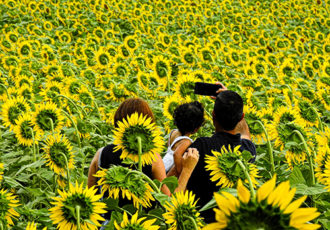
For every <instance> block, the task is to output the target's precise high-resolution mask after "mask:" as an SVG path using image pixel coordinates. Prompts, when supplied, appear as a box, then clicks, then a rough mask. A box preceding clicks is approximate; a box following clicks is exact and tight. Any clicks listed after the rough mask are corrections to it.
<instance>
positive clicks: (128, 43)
mask: <svg viewBox="0 0 330 230" xmlns="http://www.w3.org/2000/svg"><path fill="white" fill-rule="evenodd" d="M124 45H125V47H126V49H128V50H129V51H130V52H131V53H134V50H136V49H137V48H138V47H139V42H138V39H137V36H136V35H129V36H126V37H125V39H124Z"/></svg>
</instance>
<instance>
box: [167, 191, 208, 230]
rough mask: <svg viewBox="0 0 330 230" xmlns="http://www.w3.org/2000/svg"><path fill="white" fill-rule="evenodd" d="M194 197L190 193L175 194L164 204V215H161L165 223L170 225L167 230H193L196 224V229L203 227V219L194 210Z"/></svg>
mask: <svg viewBox="0 0 330 230" xmlns="http://www.w3.org/2000/svg"><path fill="white" fill-rule="evenodd" d="M196 203H197V201H195V195H194V194H193V193H192V192H191V191H190V192H189V191H185V192H177V193H174V194H173V195H172V197H171V201H170V202H166V204H165V206H164V207H165V209H166V213H164V214H163V216H164V218H165V220H166V223H167V224H170V225H171V227H170V228H169V230H176V229H180V230H181V229H194V227H193V226H194V223H193V222H192V220H193V221H194V222H195V223H196V225H197V227H198V229H201V227H203V219H202V217H200V213H199V212H198V211H197V209H196Z"/></svg>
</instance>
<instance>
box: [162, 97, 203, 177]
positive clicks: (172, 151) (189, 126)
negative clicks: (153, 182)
mask: <svg viewBox="0 0 330 230" xmlns="http://www.w3.org/2000/svg"><path fill="white" fill-rule="evenodd" d="M173 118H174V124H175V125H176V126H177V127H178V129H174V130H172V131H171V132H170V136H169V140H168V148H167V151H166V154H165V156H164V158H163V162H164V165H165V170H166V173H168V172H169V173H168V176H170V175H176V176H179V175H180V173H181V170H182V163H181V161H182V157H183V154H184V153H185V152H186V149H187V148H188V147H189V146H190V145H191V143H192V142H193V140H192V139H191V138H190V135H192V134H194V133H196V132H197V131H198V129H199V128H200V127H201V126H202V124H203V122H204V108H203V106H202V104H201V103H199V102H198V101H194V102H190V103H185V104H182V105H180V106H178V107H177V108H176V109H175V110H174V114H173ZM174 165H175V167H173V166H174ZM171 169H172V170H171ZM170 170H171V171H170Z"/></svg>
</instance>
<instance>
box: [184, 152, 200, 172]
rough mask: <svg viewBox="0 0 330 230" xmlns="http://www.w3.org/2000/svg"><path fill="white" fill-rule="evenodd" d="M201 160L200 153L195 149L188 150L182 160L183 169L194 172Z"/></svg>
mask: <svg viewBox="0 0 330 230" xmlns="http://www.w3.org/2000/svg"><path fill="white" fill-rule="evenodd" d="M198 160H199V152H198V150H197V149H195V148H188V149H187V152H185V153H184V155H183V158H182V168H183V169H188V170H191V171H193V170H194V168H195V166H196V165H197V162H198Z"/></svg>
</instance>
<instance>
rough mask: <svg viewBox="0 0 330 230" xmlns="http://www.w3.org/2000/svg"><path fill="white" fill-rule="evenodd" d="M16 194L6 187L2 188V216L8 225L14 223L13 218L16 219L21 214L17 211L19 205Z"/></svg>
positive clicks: (0, 200) (0, 196) (0, 204)
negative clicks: (8, 190)
mask: <svg viewBox="0 0 330 230" xmlns="http://www.w3.org/2000/svg"><path fill="white" fill-rule="evenodd" d="M18 202H19V201H18V200H17V199H16V196H15V195H14V194H12V193H11V192H7V191H6V190H5V189H1V190H0V216H1V217H2V218H3V217H4V220H5V223H6V224H7V227H9V226H10V225H14V222H13V220H12V218H14V219H16V218H17V217H18V216H19V214H18V213H17V212H16V211H15V209H14V208H15V207H17V206H19V204H18Z"/></svg>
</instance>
